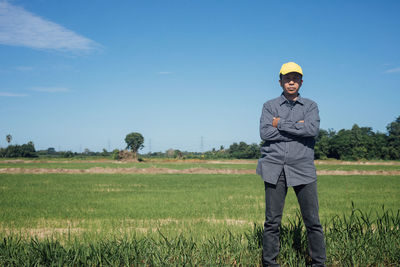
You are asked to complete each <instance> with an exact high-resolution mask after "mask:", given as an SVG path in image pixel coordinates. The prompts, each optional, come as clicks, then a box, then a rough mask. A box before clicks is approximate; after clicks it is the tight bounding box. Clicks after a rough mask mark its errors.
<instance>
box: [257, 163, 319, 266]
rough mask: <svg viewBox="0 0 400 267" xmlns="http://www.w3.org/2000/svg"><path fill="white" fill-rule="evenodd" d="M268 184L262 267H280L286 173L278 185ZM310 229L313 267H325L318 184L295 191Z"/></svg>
mask: <svg viewBox="0 0 400 267" xmlns="http://www.w3.org/2000/svg"><path fill="white" fill-rule="evenodd" d="M264 184H265V223H264V234H263V258H262V261H263V265H264V266H279V264H278V263H277V262H276V257H277V256H278V253H279V226H280V224H281V220H282V212H283V206H284V204H285V198H286V194H287V189H288V187H287V185H286V177H285V172H284V171H282V173H281V175H280V176H279V179H278V182H277V184H276V185H273V184H269V183H266V182H265V183H264ZM293 189H294V191H295V193H296V196H297V201H298V202H299V205H300V210H301V215H302V217H303V221H304V224H305V226H306V229H307V238H308V247H309V253H310V256H311V258H312V265H313V266H324V264H325V260H326V252H325V242H324V233H323V231H322V226H321V223H320V221H319V214H318V195H317V182H316V181H315V182H313V183H310V184H305V185H299V186H294V187H293Z"/></svg>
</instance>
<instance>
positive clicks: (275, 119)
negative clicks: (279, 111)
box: [272, 117, 281, 128]
mask: <svg viewBox="0 0 400 267" xmlns="http://www.w3.org/2000/svg"><path fill="white" fill-rule="evenodd" d="M280 119H281V118H279V117H278V118H275V117H274V119H273V121H272V127H275V128H276V127H278V121H279V120H280Z"/></svg>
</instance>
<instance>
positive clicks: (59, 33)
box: [0, 1, 100, 52]
mask: <svg viewBox="0 0 400 267" xmlns="http://www.w3.org/2000/svg"><path fill="white" fill-rule="evenodd" d="M0 44H3V45H11V46H25V47H30V48H35V49H47V50H56V51H62V52H89V51H92V50H95V49H98V48H100V45H99V44H97V43H96V42H94V41H92V40H90V39H88V38H86V37H84V36H81V35H79V34H76V33H75V32H73V31H71V30H68V29H66V28H64V27H63V26H61V25H58V24H56V23H54V22H51V21H49V20H46V19H44V18H41V17H39V16H37V15H35V14H33V13H30V12H29V11H26V10H24V9H23V8H21V7H17V6H13V5H11V4H10V3H8V2H7V1H0Z"/></svg>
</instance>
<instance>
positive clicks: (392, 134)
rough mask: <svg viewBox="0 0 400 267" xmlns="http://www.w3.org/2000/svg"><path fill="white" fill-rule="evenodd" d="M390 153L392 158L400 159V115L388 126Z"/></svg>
mask: <svg viewBox="0 0 400 267" xmlns="http://www.w3.org/2000/svg"><path fill="white" fill-rule="evenodd" d="M386 129H387V130H388V153H389V157H390V159H394V160H398V159H400V116H399V117H397V118H396V120H395V121H394V122H392V123H390V124H388V126H386Z"/></svg>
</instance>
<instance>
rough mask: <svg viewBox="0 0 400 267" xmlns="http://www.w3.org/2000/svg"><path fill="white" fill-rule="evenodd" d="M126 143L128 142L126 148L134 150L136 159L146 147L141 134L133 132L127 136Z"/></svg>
mask: <svg viewBox="0 0 400 267" xmlns="http://www.w3.org/2000/svg"><path fill="white" fill-rule="evenodd" d="M125 142H126V148H127V149H131V150H132V153H133V158H134V159H136V158H137V152H138V150H139V149H142V148H143V147H144V146H143V143H144V138H143V136H142V135H141V134H140V133H135V132H133V133H130V134H127V135H126V137H125Z"/></svg>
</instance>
